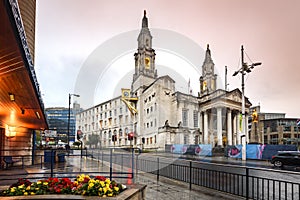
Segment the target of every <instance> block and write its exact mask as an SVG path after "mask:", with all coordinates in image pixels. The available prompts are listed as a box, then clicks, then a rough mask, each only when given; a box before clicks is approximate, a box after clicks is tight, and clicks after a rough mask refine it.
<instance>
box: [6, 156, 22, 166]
mask: <svg viewBox="0 0 300 200" xmlns="http://www.w3.org/2000/svg"><path fill="white" fill-rule="evenodd" d="M3 161H4V162H5V164H6V169H8V166H9V165H10V166H13V165H14V163H16V162H19V160H13V159H12V156H4V159H3Z"/></svg>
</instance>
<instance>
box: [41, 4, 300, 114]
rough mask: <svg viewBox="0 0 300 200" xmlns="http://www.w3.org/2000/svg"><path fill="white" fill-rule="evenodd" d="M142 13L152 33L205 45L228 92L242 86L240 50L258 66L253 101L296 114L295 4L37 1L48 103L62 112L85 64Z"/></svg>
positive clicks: (298, 34) (298, 29) (249, 88)
mask: <svg viewBox="0 0 300 200" xmlns="http://www.w3.org/2000/svg"><path fill="white" fill-rule="evenodd" d="M144 9H146V10H147V16H148V19H149V26H150V29H151V28H159V29H167V30H172V31H175V32H178V33H180V34H182V35H185V36H187V37H189V38H190V39H192V40H193V41H194V42H196V43H197V44H199V45H200V46H201V47H203V48H205V47H206V44H208V43H209V44H210V49H211V52H212V57H213V60H214V63H215V65H216V68H218V69H217V71H218V72H219V73H220V74H219V77H222V78H224V66H225V65H226V66H228V82H229V84H230V85H229V89H235V88H237V87H239V88H240V85H241V79H240V77H232V76H231V75H232V74H233V73H234V71H235V70H237V69H238V67H239V61H240V56H241V55H240V48H241V45H244V48H245V52H246V53H247V55H248V56H249V57H250V59H251V60H252V61H253V62H262V63H263V64H262V66H259V67H257V68H256V69H255V70H254V71H253V72H251V73H250V75H249V76H247V77H246V96H247V97H249V99H250V101H251V102H252V104H253V105H257V104H258V103H260V105H261V110H262V111H263V112H281V113H287V117H300V108H299V107H298V105H297V103H298V102H299V99H300V93H299V92H298V91H297V89H298V88H297V87H298V86H299V85H300V79H299V78H298V77H299V72H300V69H299V67H300V64H299V61H298V59H297V58H299V57H300V51H299V46H300V26H299V19H300V12H299V10H300V1H299V0H288V1H283V0H282V1H279V0H186V1H174V0H151V1H150V0H122V1H119V0H51V1H48V0H38V1H37V30H36V34H37V36H36V69H37V74H38V79H39V82H40V85H41V90H42V93H43V94H44V101H45V106H46V107H52V106H65V107H67V100H68V97H67V94H68V93H70V92H72V91H73V90H74V84H75V80H76V76H77V73H78V71H79V69H80V67H81V65H82V63H83V62H84V60H85V59H86V58H87V57H88V55H89V54H90V53H91V52H92V51H93V50H94V49H95V48H97V46H99V45H100V44H101V43H103V42H105V41H106V40H108V39H110V38H111V37H113V36H115V35H118V34H120V33H123V32H126V31H131V30H134V29H139V28H140V26H141V18H142V15H143V10H144ZM155 37H157V36H154V42H155ZM174 42H176V41H174ZM116 48H117V47H116ZM246 61H247V60H246ZM201 66H202V63H199V68H200V67H201ZM132 67H133V66H132ZM196 81H197V80H196ZM62 83H63V87H62ZM222 89H224V88H222ZM99 103H100V102H99Z"/></svg>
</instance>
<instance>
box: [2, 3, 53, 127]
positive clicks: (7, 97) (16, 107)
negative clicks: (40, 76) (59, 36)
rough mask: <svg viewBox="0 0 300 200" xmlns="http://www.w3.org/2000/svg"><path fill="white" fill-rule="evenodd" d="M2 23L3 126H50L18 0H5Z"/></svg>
mask: <svg viewBox="0 0 300 200" xmlns="http://www.w3.org/2000/svg"><path fill="white" fill-rule="evenodd" d="M0 24H1V29H0V127H4V126H5V125H8V126H15V127H26V128H29V129H35V130H37V129H47V128H48V124H47V119H46V116H45V112H44V104H43V101H42V98H41V93H40V91H39V85H38V82H37V78H36V75H35V71H34V67H33V61H32V58H31V55H30V52H29V48H28V45H27V41H26V36H25V32H24V28H23V24H22V20H21V16H20V12H19V8H18V4H17V2H16V1H15V0H1V2H0ZM12 98H13V99H12Z"/></svg>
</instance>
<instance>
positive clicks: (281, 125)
mask: <svg viewBox="0 0 300 200" xmlns="http://www.w3.org/2000/svg"><path fill="white" fill-rule="evenodd" d="M248 124H249V125H248V131H249V137H250V142H251V143H261V144H293V145H297V146H299V144H300V133H299V129H300V123H299V119H297V118H286V117H285V113H265V112H261V108H260V106H255V107H251V108H250V115H249V119H248Z"/></svg>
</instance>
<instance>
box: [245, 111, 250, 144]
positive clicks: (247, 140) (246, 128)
mask: <svg viewBox="0 0 300 200" xmlns="http://www.w3.org/2000/svg"><path fill="white" fill-rule="evenodd" d="M248 117H249V116H248V114H246V115H245V134H246V144H248V143H249V129H248Z"/></svg>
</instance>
